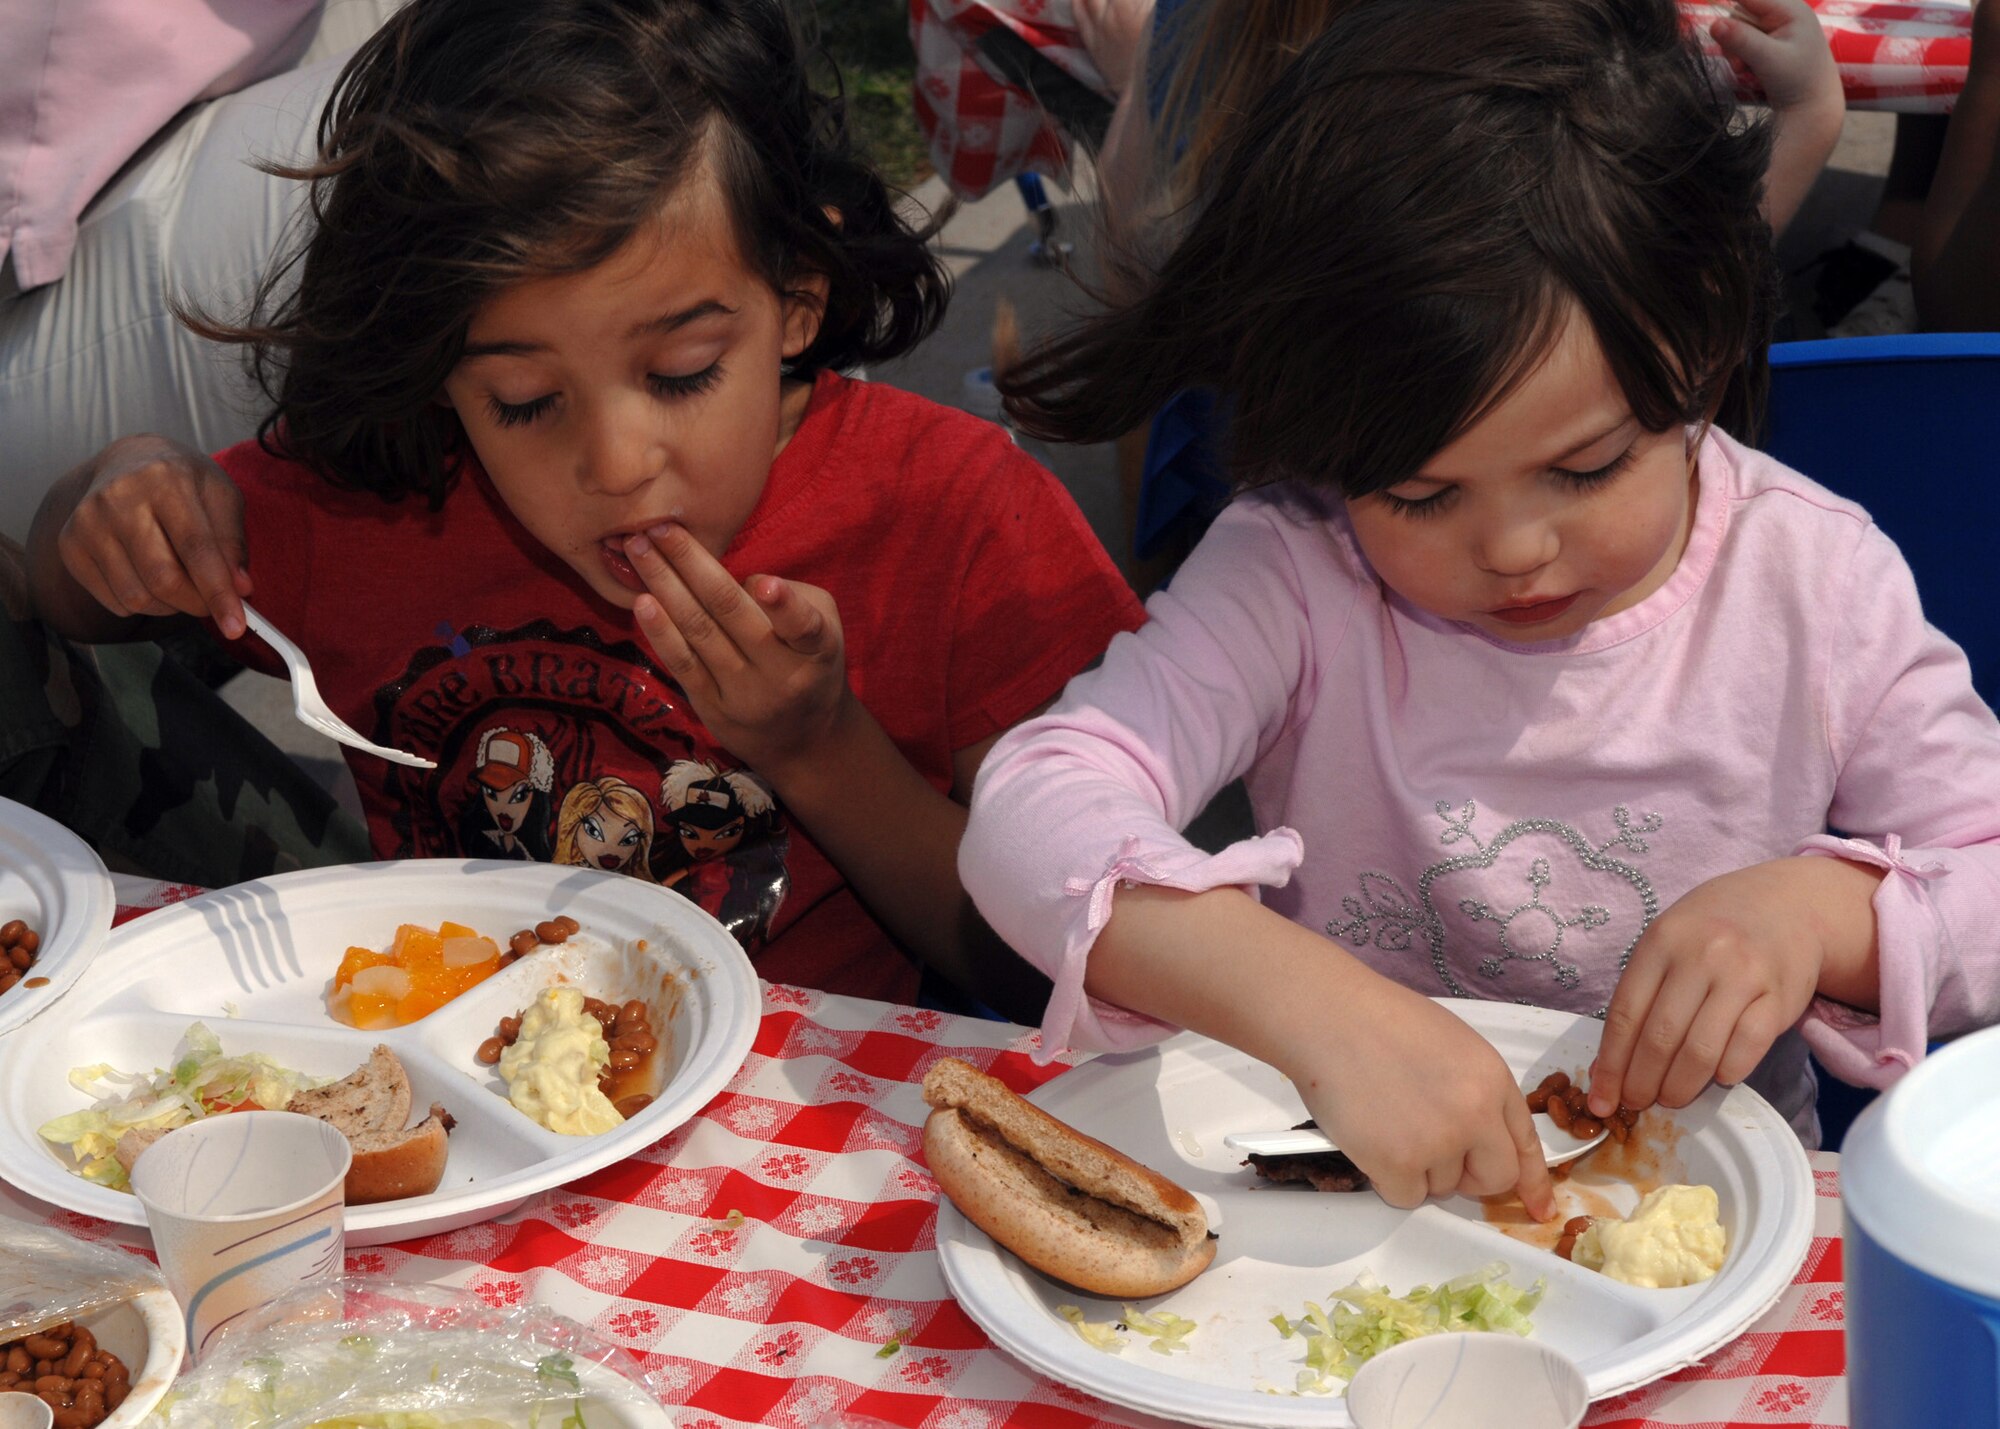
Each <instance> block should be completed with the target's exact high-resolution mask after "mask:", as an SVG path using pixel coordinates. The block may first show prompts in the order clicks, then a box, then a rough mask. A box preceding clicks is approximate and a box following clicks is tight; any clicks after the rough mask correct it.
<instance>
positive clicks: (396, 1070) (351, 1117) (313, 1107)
mask: <svg viewBox="0 0 2000 1429" xmlns="http://www.w3.org/2000/svg"><path fill="white" fill-rule="evenodd" d="M412 1100H413V1098H412V1096H411V1093H410V1078H409V1074H408V1073H406V1072H405V1071H404V1070H403V1064H402V1062H401V1061H400V1060H399V1059H398V1058H397V1056H396V1054H395V1053H394V1052H391V1051H390V1050H389V1049H388V1048H387V1047H384V1046H379V1045H378V1046H377V1047H376V1048H375V1050H374V1052H373V1053H372V1054H370V1056H369V1058H368V1060H367V1061H366V1062H364V1063H362V1064H361V1066H359V1067H357V1068H356V1069H355V1070H354V1071H352V1072H350V1073H349V1074H348V1075H347V1076H345V1077H342V1078H341V1079H340V1080H339V1081H337V1082H333V1083H331V1084H329V1085H327V1086H324V1087H318V1088H316V1089H314V1090H313V1091H309V1092H299V1093H298V1094H297V1095H295V1096H294V1097H293V1098H292V1099H291V1101H289V1102H287V1103H286V1104H285V1110H286V1111H292V1112H298V1113H300V1114H301V1115H303V1116H310V1117H317V1118H318V1119H319V1120H321V1121H323V1122H325V1123H326V1124H327V1125H329V1126H331V1127H333V1128H335V1129H336V1130H338V1131H339V1132H340V1133H341V1134H342V1135H343V1136H345V1137H346V1138H347V1142H348V1145H349V1146H351V1147H353V1148H354V1164H353V1165H352V1166H350V1167H348V1170H347V1204H348V1205H350V1206H366V1205H372V1204H373V1203H375V1202H377V1201H398V1200H401V1199H402V1198H403V1197H405V1196H428V1195H429V1194H430V1193H431V1192H432V1191H435V1190H436V1189H437V1188H438V1183H439V1182H441V1181H443V1180H444V1162H445V1156H446V1154H447V1152H448V1150H449V1148H448V1146H447V1144H446V1141H445V1133H446V1132H447V1131H449V1130H451V1127H452V1119H451V1115H450V1114H449V1113H448V1112H446V1111H445V1109H444V1108H443V1107H441V1106H439V1105H437V1104H436V1103H435V1102H433V1103H432V1104H431V1110H430V1115H429V1116H427V1117H425V1118H424V1119H423V1120H422V1121H420V1122H418V1123H417V1124H416V1125H415V1126H412V1127H408V1128H405V1126H404V1123H405V1122H407V1121H408V1120H409V1119H410V1105H411V1102H412Z"/></svg>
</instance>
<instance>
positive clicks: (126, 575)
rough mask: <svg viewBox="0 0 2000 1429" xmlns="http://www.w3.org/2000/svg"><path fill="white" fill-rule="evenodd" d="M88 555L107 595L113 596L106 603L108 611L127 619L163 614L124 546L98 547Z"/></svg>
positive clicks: (104, 545) (93, 548)
mask: <svg viewBox="0 0 2000 1429" xmlns="http://www.w3.org/2000/svg"><path fill="white" fill-rule="evenodd" d="M88 554H89V556H90V558H91V559H92V560H94V561H95V562H96V564H97V569H98V570H99V571H100V572H101V573H102V574H103V576H104V587H105V592H106V594H108V595H109V596H110V599H109V600H106V601H104V602H103V604H104V608H105V609H106V610H109V611H110V612H111V613H112V614H114V615H123V616H134V615H157V614H161V613H163V612H161V611H160V610H158V609H157V606H158V604H159V603H158V601H157V600H156V599H155V598H154V596H153V593H152V591H151V590H150V589H148V588H147V585H146V582H145V580H144V578H143V577H141V576H140V574H139V569H138V567H137V566H136V565H134V564H133V562H132V557H131V553H130V552H128V551H127V550H126V549H125V548H124V547H123V546H120V545H116V544H110V543H106V544H101V545H96V546H93V547H91V548H90V550H89V552H88Z"/></svg>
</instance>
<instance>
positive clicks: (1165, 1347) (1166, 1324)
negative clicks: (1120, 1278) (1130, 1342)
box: [1118, 1305, 1195, 1355]
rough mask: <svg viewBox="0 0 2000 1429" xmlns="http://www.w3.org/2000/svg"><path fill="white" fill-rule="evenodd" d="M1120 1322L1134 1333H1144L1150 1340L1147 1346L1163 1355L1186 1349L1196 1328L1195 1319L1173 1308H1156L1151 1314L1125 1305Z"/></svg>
mask: <svg viewBox="0 0 2000 1429" xmlns="http://www.w3.org/2000/svg"><path fill="white" fill-rule="evenodd" d="M1118 1323H1119V1324H1121V1325H1123V1326H1124V1327H1125V1328H1126V1329H1128V1330H1130V1331H1132V1332H1133V1333H1134V1334H1139V1335H1144V1336H1145V1337H1146V1339H1147V1340H1148V1342H1149V1343H1148V1345H1147V1348H1148V1349H1150V1350H1152V1351H1153V1353H1155V1354H1161V1355H1171V1354H1172V1353H1173V1352H1174V1351H1175V1350H1185V1349H1186V1348H1187V1347H1188V1344H1187V1337H1188V1336H1189V1335H1191V1334H1193V1333H1194V1329H1195V1322H1194V1321H1192V1320H1190V1319H1187V1318H1186V1317H1184V1316H1181V1315H1176V1314H1175V1313H1174V1312H1173V1311H1171V1310H1155V1311H1153V1313H1152V1314H1150V1315H1149V1314H1147V1313H1146V1312H1145V1311H1144V1310H1134V1309H1133V1308H1132V1307H1131V1306H1130V1305H1127V1306H1126V1307H1125V1313H1124V1315H1122V1316H1121V1317H1120V1318H1119V1321H1118Z"/></svg>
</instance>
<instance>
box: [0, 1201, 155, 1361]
mask: <svg viewBox="0 0 2000 1429" xmlns="http://www.w3.org/2000/svg"><path fill="white" fill-rule="evenodd" d="M165 1284H166V1282H165V1281H163V1280H162V1279H161V1278H160V1272H159V1271H158V1270H156V1269H155V1268H154V1267H153V1265H152V1262H150V1261H148V1260H144V1259H142V1258H141V1257H139V1256H136V1255H133V1254H131V1253H129V1252H127V1251H123V1250H120V1249H118V1247H117V1246H115V1245H96V1244H93V1243H92V1242H90V1241H84V1240H78V1239H76V1237H74V1236H67V1235H64V1234H63V1233H62V1232H61V1231H52V1230H46V1229H44V1228H42V1227H41V1226H31V1225H25V1224H23V1223H22V1222H20V1221H15V1220H9V1219H0V1344H5V1343H6V1342H7V1341H9V1340H17V1339H19V1338H21V1336H23V1335H32V1334H36V1333H38V1332H40V1331H42V1330H46V1329H48V1328H49V1327H50V1326H52V1325H60V1324H62V1323H63V1322H64V1321H66V1320H78V1319H81V1318H83V1317H84V1316H86V1315H89V1314H91V1313H92V1312H94V1311H97V1310H102V1309H103V1308H105V1307H106V1306H107V1305H119V1304H123V1303H124V1302H125V1301H127V1300H130V1299H131V1298H132V1297H133V1296H135V1295H138V1294H139V1293H140V1292H142V1291H146V1290H152V1289H156V1288H158V1287H160V1286H163V1285H165Z"/></svg>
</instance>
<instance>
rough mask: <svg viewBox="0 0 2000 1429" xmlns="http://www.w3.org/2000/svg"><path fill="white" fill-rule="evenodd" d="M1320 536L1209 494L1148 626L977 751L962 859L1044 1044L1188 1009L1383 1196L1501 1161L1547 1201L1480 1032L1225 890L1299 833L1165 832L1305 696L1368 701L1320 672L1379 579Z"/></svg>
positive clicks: (1444, 1185) (1285, 725) (1264, 747)
mask: <svg viewBox="0 0 2000 1429" xmlns="http://www.w3.org/2000/svg"><path fill="white" fill-rule="evenodd" d="M1336 549H1337V543H1336V542H1335V540H1334V539H1333V538H1332V536H1331V534H1330V533H1328V532H1327V531H1326V530H1325V528H1324V527H1323V526H1321V525H1320V524H1318V523H1317V522H1314V521H1312V520H1311V519H1310V518H1303V519H1295V518H1294V517H1292V516H1290V515H1288V514H1285V513H1284V511H1283V510H1282V509H1281V508H1278V507H1276V506H1273V505H1267V504H1266V503H1263V502H1259V501H1255V500H1249V501H1239V502H1238V503H1237V504H1236V505H1234V506H1231V507H1230V508H1229V509H1227V510H1225V511H1224V512H1223V513H1222V515H1221V516H1220V517H1219V518H1218V519H1217V521H1216V524H1215V525H1214V527H1212V528H1211V529H1210V531H1209V533H1208V534H1207V536H1205V537H1204V538H1203V540H1202V542H1201V544H1200V546H1198V547H1197V548H1196V550H1195V552H1194V554H1193V556H1192V557H1191V558H1190V559H1189V561H1188V563H1187V564H1186V565H1184V566H1183V567H1182V568H1181V570H1180V572H1179V574H1178V575H1176V577H1175V578H1174V582H1173V584H1172V585H1171V586H1170V587H1168V588H1167V589H1166V590H1164V591H1162V592H1160V593H1158V594H1156V595H1155V596H1154V597H1153V599H1152V601H1151V602H1150V603H1149V605H1148V614H1149V616H1150V618H1149V620H1148V622H1147V624H1146V625H1145V627H1144V628H1142V629H1141V630H1139V631H1138V632H1136V633H1135V634H1131V635H1125V636H1120V637H1119V638H1118V639H1117V640H1115V641H1113V642H1112V644H1111V648H1110V649H1109V650H1108V651H1107V652H1106V654H1105V657H1104V660H1103V662H1102V664H1101V665H1100V666H1099V667H1098V668H1097V669H1095V670H1093V671H1091V672H1090V673H1088V674H1086V675H1082V676H1079V677H1078V678H1076V679H1074V680H1072V681H1071V683H1070V686H1069V689H1068V691H1067V692H1066V693H1065V694H1064V696H1063V698H1062V699H1061V700H1060V701H1059V702H1058V703H1057V704H1056V706H1055V707H1054V708H1053V709H1052V710H1051V711H1050V712H1049V713H1047V714H1045V715H1043V716H1041V717H1039V718H1037V719H1034V720H1031V721H1028V722H1027V723H1025V724H1023V725H1021V726H1019V727H1017V728H1016V729H1014V730H1013V731H1011V732H1010V733H1009V734H1008V735H1007V736H1006V738H1005V739H1003V740H1002V741H1001V742H1000V744H999V745H998V746H997V747H996V748H995V749H994V751H993V752H992V754H991V755H990V756H989V757H988V759H987V761H986V763H985V766H984V767H983V768H982V769H981V771H980V775H979V787H978V789H977V791H976V792H975V795H974V798H973V812H972V818H971V821H970V824H969V826H968V829H967V832H966V839H965V843H964V846H963V847H962V849H961V851H960V859H959V872H960V874H961V876H962V877H963V878H964V880H965V885H966V888H967V890H968V891H969V892H971V894H972V896H973V898H974V901H975V902H977V903H978V905H979V907H980V909H981V911H982V912H984V913H985V914H986V916H987V918H988V919H989V920H990V921H991V922H992V924H993V926H994V927H995V928H996V929H997V930H998V931H999V932H1000V934H1001V935H1002V936H1003V937H1005V938H1006V939H1007V940H1008V941H1009V942H1010V943H1012V944H1013V945H1014V946H1015V947H1016V948H1018V949H1019V950H1020V951H1021V952H1022V954H1023V955H1024V956H1025V957H1027V958H1028V959H1029V961H1031V962H1033V963H1035V964H1036V965H1037V966H1039V967H1041V968H1042V969H1043V970H1044V971H1045V972H1047V973H1049V974H1050V976H1051V977H1052V978H1053V980H1054V983H1055V991H1054V993H1053V995H1052V997H1051V1000H1050V1003H1049V1010H1048V1014H1047V1017H1046V1018H1045V1019H1044V1022H1043V1029H1042V1036H1043V1046H1044V1048H1045V1050H1046V1051H1047V1052H1049V1053H1053V1052H1054V1051H1056V1050H1057V1049H1060V1048H1062V1047H1065V1046H1072V1045H1074V1046H1085V1047H1111V1048H1116V1049H1120V1050H1122V1049H1125V1048H1130V1047H1136V1046H1140V1045H1144V1044H1145V1043H1147V1042H1150V1041H1157V1040H1159V1038H1161V1037H1163V1036H1166V1035H1168V1033H1170V1032H1171V1031H1172V1029H1173V1027H1175V1026H1184V1027H1192V1028H1194V1029H1196V1030H1198V1031H1201V1032H1203V1033H1206V1034H1208V1035H1211V1036H1214V1037H1217V1038H1220V1039H1222V1040H1225V1041H1227V1042H1230V1043H1231V1044H1233V1045H1235V1046H1238V1047H1241V1048H1243V1049H1244V1050H1246V1051H1248V1052H1249V1053H1251V1054H1252V1055H1253V1056H1256V1057H1259V1058H1262V1059H1264V1060H1266V1061H1268V1062H1271V1063H1273V1064H1274V1065H1276V1066H1278V1067H1279V1068H1281V1069H1282V1070H1284V1071H1285V1072H1286V1073H1287V1074H1288V1075H1289V1076H1291V1077H1292V1078H1293V1080H1294V1081H1295V1082H1296V1083H1297V1084H1298V1086H1299V1088H1300V1090H1301V1092H1302V1093H1303V1095H1304V1098H1305V1101H1306V1103H1307V1105H1308V1106H1309V1107H1310V1108H1311V1109H1312V1110H1313V1112H1314V1113H1315V1115H1316V1116H1318V1117H1321V1118H1323V1119H1324V1121H1325V1124H1326V1125H1327V1126H1328V1127H1329V1128H1330V1129H1331V1130H1332V1132H1333V1133H1334V1134H1335V1135H1336V1136H1337V1137H1338V1138H1339V1140H1340V1143H1341V1144H1342V1145H1343V1146H1345V1147H1347V1148H1348V1149H1349V1150H1350V1152H1351V1153H1352V1154H1353V1155H1354V1156H1355V1159H1356V1161H1357V1163H1358V1164H1359V1165H1360V1166H1361V1168H1362V1169H1363V1170H1364V1171H1367V1172H1368V1173H1369V1174H1370V1175H1371V1176H1374V1177H1377V1178H1378V1179H1379V1180H1380V1182H1381V1185H1382V1188H1383V1191H1384V1194H1385V1195H1388V1196H1390V1197H1392V1198H1394V1199H1398V1200H1399V1201H1402V1202H1405V1203H1407V1202H1412V1201H1414V1200H1417V1199H1421V1198H1422V1196H1423V1195H1424V1194H1425V1193H1426V1192H1427V1191H1440V1190H1447V1189H1450V1188H1453V1187H1465V1188H1468V1189H1470V1188H1472V1187H1480V1188H1485V1189H1492V1190H1504V1189H1505V1188H1506V1187H1507V1186H1510V1185H1513V1184H1515V1183H1516V1181H1517V1180H1518V1181H1520V1182H1521V1183H1522V1189H1523V1192H1524V1195H1525V1196H1526V1197H1527V1199H1528V1203H1529V1205H1530V1206H1532V1207H1534V1208H1535V1210H1536V1213H1537V1214H1543V1213H1546V1212H1547V1211H1548V1209H1549V1207H1550V1204H1551V1202H1550V1198H1549V1196H1548V1189H1547V1178H1546V1175H1545V1173H1544V1172H1543V1169H1542V1167H1541V1164H1540V1161H1539V1159H1538V1154H1537V1155H1536V1156H1531V1157H1529V1160H1530V1161H1531V1162H1532V1163H1533V1164H1532V1165H1528V1166H1523V1165H1521V1164H1520V1149H1521V1148H1519V1147H1517V1145H1516V1141H1515V1135H1516V1133H1518V1132H1521V1131H1522V1130H1523V1129H1524V1128H1525V1125H1526V1119H1525V1118H1524V1117H1517V1116H1516V1115H1515V1113H1517V1112H1521V1111H1525V1109H1526V1108H1525V1102H1524V1101H1523V1098H1522V1096H1521V1092H1520V1089H1519V1088H1518V1087H1517V1086H1515V1085H1514V1083H1513V1079H1512V1077H1511V1076H1510V1075H1509V1074H1508V1072H1507V1069H1506V1067H1505V1066H1504V1065H1503V1064H1502V1063H1501V1061H1500V1059H1499V1058H1498V1057H1497V1055H1495V1054H1494V1053H1493V1051H1492V1049H1491V1048H1489V1047H1487V1046H1486V1045H1485V1044H1484V1043H1483V1042H1482V1041H1481V1040H1480V1039H1479V1038H1477V1037H1476V1036H1474V1035H1473V1034H1472V1033H1471V1032H1470V1031H1469V1030H1468V1029H1466V1028H1465V1027H1464V1025H1463V1024H1461V1023H1459V1022H1457V1020H1456V1019H1453V1018H1450V1017H1448V1016H1446V1015H1445V1014H1443V1012H1442V1011H1441V1009H1439V1008H1437V1007H1436V1006H1435V1005H1433V1004H1432V1003H1431V1002H1430V1001H1429V1000H1428V999H1426V998H1424V997H1422V996H1420V995H1419V994H1417V993H1415V992H1412V991H1409V990H1407V989H1405V988H1402V987H1400V986H1397V985H1396V984H1394V983H1392V982H1390V981H1389V980H1388V979H1386V978H1383V977H1381V976H1379V975H1377V974H1376V973H1374V972H1372V971H1370V970H1368V969H1367V968H1366V967H1364V966H1363V965H1362V964H1361V963H1360V962H1359V961H1358V960H1357V959H1355V958H1354V957H1352V956H1351V955H1349V954H1348V953H1347V952H1346V951H1345V950H1344V949H1342V948H1341V947H1340V946H1339V945H1338V944H1336V943H1335V942H1333V941H1331V940H1330V939H1328V938H1325V937H1322V936H1320V935H1319V934H1318V933H1316V932H1314V931H1311V930H1309V929H1306V928H1303V927H1301V926H1299V925H1297V924H1295V923H1293V922H1292V921H1291V920H1290V919H1288V918H1286V917H1284V916H1283V915H1281V914H1279V913H1277V912H1275V911H1273V910H1271V909H1268V908H1265V907H1263V906H1261V905H1260V904H1258V903H1257V902H1256V901H1254V900H1253V899H1252V898H1251V897H1250V896H1249V895H1248V894H1247V893H1245V892H1244V891H1243V890H1244V889H1246V888H1251V887H1256V886H1259V885H1262V886H1267V887H1278V886H1282V885H1283V884H1285V883H1286V882H1287V881H1288V880H1289V878H1290V877H1291V875H1292V874H1293V872H1294V871H1295V870H1296V869H1297V868H1298V867H1299V864H1300V861H1301V858H1302V853H1303V840H1302V839H1301V836H1300V835H1299V834H1298V833H1297V832H1295V831H1293V830H1291V829H1286V828H1276V829H1272V830H1270V831H1269V832H1267V833H1264V834H1261V835H1259V836H1256V837H1253V838H1247V839H1244V840H1241V841H1239V842H1237V843H1235V844H1232V845H1230V846H1229V847H1228V848H1226V849H1224V850H1222V851H1221V852H1219V853H1215V854H1209V853H1204V852H1203V851H1202V850H1200V849H1198V848H1195V847H1194V846H1193V845H1191V844H1190V843H1189V842H1188V841H1187V839H1186V838H1185V837H1184V836H1182V834H1181V833H1180V832H1179V831H1180V830H1181V829H1182V828H1184V827H1185V826H1186V824H1187V823H1188V821H1189V820H1190V819H1192V818H1193V817H1194V816H1195V815H1196V814H1198V813H1199V812H1200V810H1201V809H1202V807H1203V806H1204V805H1205V804H1206V803H1207V802H1208V800H1209V799H1210V798H1211V797H1212V795H1213V794H1214V793H1215V791H1216V790H1217V789H1219V788H1221V787H1223V786H1224V785H1226V784H1228V783H1229V782H1230V781H1231V780H1234V779H1236V778H1238V777H1239V776H1241V775H1243V774H1244V773H1245V772H1246V771H1250V770H1252V769H1253V767H1254V766H1256V765H1257V764H1258V762H1259V761H1260V760H1262V759H1264V758H1266V757H1267V756H1270V755H1271V754H1272V751H1273V750H1274V749H1277V748H1279V747H1291V745H1292V742H1293V741H1297V740H1304V739H1308V738H1311V735H1310V734H1308V733H1305V732H1304V731H1306V730H1307V729H1308V727H1309V726H1310V723H1311V721H1312V719H1313V711H1314V709H1315V708H1316V702H1317V701H1318V700H1319V699H1321V698H1325V699H1340V700H1352V699H1361V698H1365V697H1364V696H1361V695H1358V694H1357V693H1356V692H1355V691H1353V690H1352V689H1350V688H1348V687H1347V679H1346V678H1345V677H1343V676H1339V675H1334V674H1332V673H1330V672H1329V670H1328V668H1327V664H1328V661H1329V660H1330V659H1331V658H1332V657H1333V656H1334V654H1335V653H1336V652H1337V651H1338V650H1339V649H1340V647H1341V645H1342V643H1343V641H1344V632H1345V631H1346V629H1347V626H1348V623H1349V621H1350V620H1360V619H1367V618H1370V616H1369V614H1368V613H1367V608H1366V603H1367V602H1372V600H1373V598H1374V596H1373V587H1372V581H1370V580H1369V579H1368V578H1367V577H1366V575H1365V573H1363V572H1360V571H1358V570H1356V569H1354V568H1352V567H1351V566H1347V565H1343V564H1341V558H1340V557H1338V556H1332V555H1330V552H1332V551H1333V550H1336ZM1357 611H1359V612H1360V613H1357ZM1355 757H1356V758H1357V759H1365V758H1367V757H1369V756H1368V753H1367V751H1366V750H1365V749H1360V750H1357V751H1356V754H1355ZM1446 1082H1449V1083H1450V1085H1445V1083H1446Z"/></svg>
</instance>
